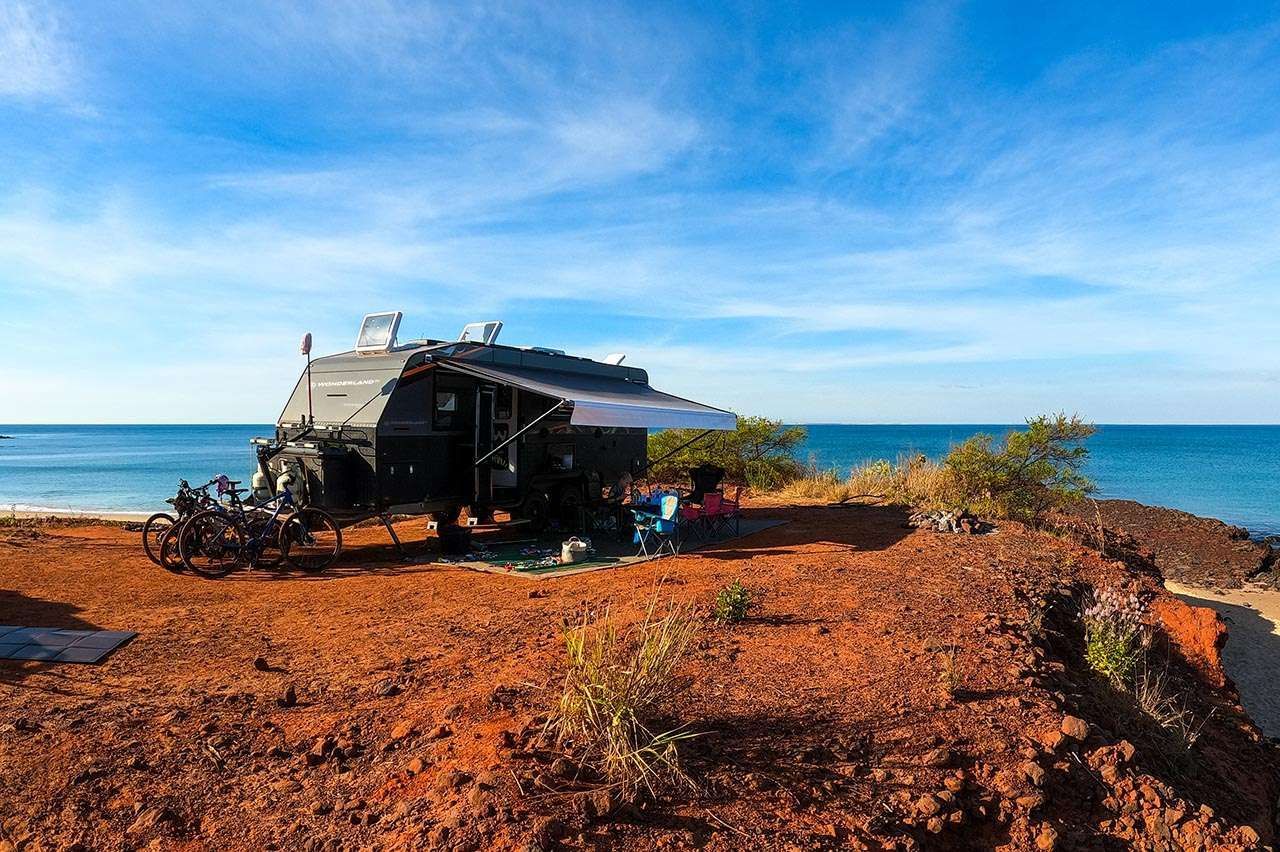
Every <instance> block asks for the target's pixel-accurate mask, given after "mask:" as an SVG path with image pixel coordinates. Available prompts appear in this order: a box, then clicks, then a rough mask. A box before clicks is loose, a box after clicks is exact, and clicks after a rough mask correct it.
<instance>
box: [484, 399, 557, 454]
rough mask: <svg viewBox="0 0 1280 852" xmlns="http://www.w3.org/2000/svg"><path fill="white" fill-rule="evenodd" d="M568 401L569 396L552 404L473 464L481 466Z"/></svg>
mask: <svg viewBox="0 0 1280 852" xmlns="http://www.w3.org/2000/svg"><path fill="white" fill-rule="evenodd" d="M568 401H569V398H568V397H565V398H564V399H562V400H560V401H559V402H557V403H556V404H555V405H553V406H551V407H550V408H548V409H547V410H546V411H544V412H542V413H541V414H539V415H538V416H537V417H535V418H533V419H532V420H530V421H529V425H527V426H525V427H524V428H523V429H521V430H520V431H519V432H516V433H515V434H514V435H512V436H511V437H510V438H507V440H505V441H503V442H502V443H501V444H499V445H498V446H496V447H494V448H493V449H492V450H490V451H489V452H487V453H485V454H484V455H482V456H481V457H480V458H478V459H476V462H475V464H473V465H472V467H479V466H480V463H481V462H482V461H484V460H485V459H487V458H489V456H491V455H493V454H494V453H496V452H497V451H498V450H500V449H502V448H503V447H505V446H506V445H507V444H510V443H511V442H512V441H514V440H515V439H516V438H519V437H520V436H521V435H523V434H524V433H525V432H528V431H529V430H530V429H532V428H533V427H534V426H537V425H538V424H539V423H540V422H542V421H543V420H544V419H545V418H547V417H549V416H550V415H552V414H554V413H555V412H557V411H559V410H560V406H562V405H564V404H565V403H566V402H568Z"/></svg>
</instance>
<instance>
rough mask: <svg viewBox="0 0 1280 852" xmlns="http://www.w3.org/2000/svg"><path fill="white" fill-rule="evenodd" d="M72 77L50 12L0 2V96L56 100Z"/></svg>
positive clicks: (16, 1)
mask: <svg viewBox="0 0 1280 852" xmlns="http://www.w3.org/2000/svg"><path fill="white" fill-rule="evenodd" d="M73 77H74V67H73V62H72V59H71V54H70V50H69V48H68V46H67V45H66V43H65V42H64V41H63V40H62V38H61V33H60V27H59V25H58V21H57V19H56V18H55V17H54V16H53V14H52V12H51V11H50V10H48V9H45V8H43V7H40V6H35V5H33V4H30V3H25V2H22V0H0V96H8V97H15V98H22V99H37V98H59V97H61V96H63V95H65V94H66V93H67V91H68V89H69V88H70V86H71V83H72V80H73Z"/></svg>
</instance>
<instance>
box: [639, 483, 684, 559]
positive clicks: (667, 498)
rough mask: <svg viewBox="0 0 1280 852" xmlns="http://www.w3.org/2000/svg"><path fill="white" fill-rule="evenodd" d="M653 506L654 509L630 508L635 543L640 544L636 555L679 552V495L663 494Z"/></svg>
mask: <svg viewBox="0 0 1280 852" xmlns="http://www.w3.org/2000/svg"><path fill="white" fill-rule="evenodd" d="M655 496H657V495H655ZM653 508H654V509H655V510H656V511H653V512H650V511H645V510H643V509H632V514H633V515H635V524H636V535H635V543H636V544H638V545H640V552H639V553H638V554H636V555H637V556H661V555H662V554H663V553H664V552H666V553H670V554H671V555H672V556H675V555H676V554H677V553H679V552H680V520H679V519H680V497H679V495H676V494H663V495H662V496H661V497H659V498H658V500H657V504H656V505H655V506H654V507H653Z"/></svg>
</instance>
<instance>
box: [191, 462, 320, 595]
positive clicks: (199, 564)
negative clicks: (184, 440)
mask: <svg viewBox="0 0 1280 852" xmlns="http://www.w3.org/2000/svg"><path fill="white" fill-rule="evenodd" d="M228 482H229V487H227V488H226V491H227V493H229V494H230V495H231V505H230V506H229V507H221V506H220V507H218V508H211V509H207V510H205V511H203V512H200V513H198V514H197V515H195V516H194V517H192V518H191V519H190V520H189V521H188V522H187V523H186V525H185V527H184V529H183V531H182V533H181V534H180V535H179V538H178V552H179V553H180V554H181V557H182V562H183V564H184V565H185V566H186V567H187V568H188V569H190V570H191V571H193V572H195V573H197V574H200V575H201V576H203V577H209V578H216V577H225V576H226V575H227V574H229V573H231V572H232V571H234V570H235V569H236V568H241V567H244V568H254V567H258V566H262V567H275V566H276V565H278V564H279V563H280V561H282V560H283V561H284V562H285V563H287V564H288V565H289V566H290V567H293V568H296V569H298V570H301V571H306V572H308V573H316V572H319V571H323V570H324V569H325V568H327V567H329V565H331V564H333V562H334V560H336V559H337V558H338V555H339V554H340V553H341V552H342V531H341V530H340V529H339V527H338V523H337V521H335V520H334V519H333V516H332V515H330V514H329V513H328V512H325V511H324V510H322V509H316V508H312V507H301V506H298V504H297V503H296V502H295V501H294V499H293V492H291V491H290V490H289V489H288V488H285V489H284V490H283V491H282V492H281V493H280V494H279V495H277V496H276V497H274V498H272V499H271V500H270V501H267V502H265V503H263V504H260V505H258V506H254V507H252V508H251V509H250V510H249V511H246V510H245V507H244V504H243V503H242V502H241V501H240V499H239V495H240V494H242V493H244V490H243V489H238V488H235V486H236V485H238V484H239V483H238V482H236V481H228ZM268 507H270V509H271V511H270V514H266V512H267V509H268ZM282 516H283V520H282ZM273 548H274V549H275V550H277V551H278V552H279V556H278V557H275V556H268V554H270V553H271V551H272V549H273ZM264 557H266V560H265V561H264Z"/></svg>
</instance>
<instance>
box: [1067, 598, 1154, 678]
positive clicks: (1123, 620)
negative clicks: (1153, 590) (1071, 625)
mask: <svg viewBox="0 0 1280 852" xmlns="http://www.w3.org/2000/svg"><path fill="white" fill-rule="evenodd" d="M1081 618H1082V619H1083V621H1084V659H1085V662H1087V663H1088V664H1089V668H1091V669H1093V670H1094V671H1095V672H1097V673H1098V674H1100V675H1102V676H1103V677H1105V678H1107V679H1109V680H1110V681H1111V682H1112V683H1114V684H1115V685H1116V686H1120V687H1125V688H1128V687H1129V685H1130V684H1131V681H1132V680H1133V674H1134V671H1135V670H1136V669H1137V667H1138V661H1139V659H1140V658H1141V653H1142V605H1141V604H1140V603H1139V602H1138V598H1137V596H1136V595H1133V594H1130V595H1125V594H1124V593H1123V592H1121V591H1119V590H1117V589H1105V590H1104V591H1102V592H1101V593H1098V594H1094V595H1093V596H1092V599H1091V600H1089V601H1088V602H1087V603H1086V605H1085V607H1084V609H1083V611H1082V612H1081Z"/></svg>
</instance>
